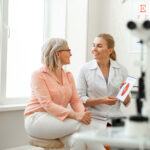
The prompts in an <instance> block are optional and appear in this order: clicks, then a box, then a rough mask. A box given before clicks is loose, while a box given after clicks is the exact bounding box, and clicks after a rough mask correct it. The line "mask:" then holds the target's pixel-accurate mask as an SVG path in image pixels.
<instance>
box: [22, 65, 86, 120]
mask: <svg viewBox="0 0 150 150" xmlns="http://www.w3.org/2000/svg"><path fill="white" fill-rule="evenodd" d="M62 80H63V84H61V83H60V82H59V81H58V80H57V78H56V77H55V75H54V74H53V73H52V72H50V71H49V69H48V68H47V67H42V68H41V69H40V70H38V71H36V72H34V73H33V75H32V80H31V88H32V96H31V100H30V101H29V103H28V104H27V106H26V109H25V112H24V114H25V115H30V114H32V113H34V112H48V113H50V114H52V115H54V116H55V117H57V118H58V119H60V120H64V119H65V118H66V117H67V116H68V115H69V112H70V111H71V110H70V109H68V108H67V106H68V104H70V105H71V107H72V108H73V110H74V111H76V112H83V111H84V110H85V108H84V106H83V104H82V102H81V101H80V99H79V96H78V94H77V91H76V87H75V82H74V79H73V76H72V74H71V73H70V72H65V71H64V70H63V69H62Z"/></svg>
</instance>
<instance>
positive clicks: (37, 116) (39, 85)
mask: <svg viewBox="0 0 150 150" xmlns="http://www.w3.org/2000/svg"><path fill="white" fill-rule="evenodd" d="M70 56H71V50H70V49H69V46H68V44H67V42H66V41H65V40H64V39H60V38H53V39H50V40H49V41H48V42H47V43H46V44H45V45H44V46H43V51H42V63H43V67H42V68H40V69H39V70H37V71H35V72H34V73H33V75H32V80H31V88H32V96H31V99H30V101H29V103H28V104H27V106H26V109H25V113H24V114H25V116H26V117H25V118H26V119H25V128H26V132H27V133H28V134H29V135H30V136H32V137H37V138H42V139H58V138H59V139H60V140H62V141H63V142H64V143H65V145H67V146H68V147H69V149H70V147H71V149H72V150H79V149H82V150H84V149H86V145H85V144H84V143H82V142H81V143H80V144H79V143H78V142H79V141H73V140H72V135H73V134H74V133H75V132H77V131H80V130H82V129H81V128H82V127H83V126H86V127H88V125H89V124H90V121H91V113H90V112H86V111H85V108H84V106H83V104H82V102H81V101H80V100H79V96H78V95H77V91H76V87H75V83H74V79H73V76H72V74H71V73H70V72H66V71H64V69H63V65H66V64H69V63H70ZM68 104H70V105H71V107H72V109H69V108H68V107H67V106H68ZM83 128H84V127H83ZM65 137H67V138H65ZM70 141H73V142H70ZM77 143H78V144H77ZM67 146H66V147H67ZM81 147H82V148H81ZM98 149H99V147H98ZM94 150H96V149H94Z"/></svg>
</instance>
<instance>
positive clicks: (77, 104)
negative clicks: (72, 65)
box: [67, 72, 85, 112]
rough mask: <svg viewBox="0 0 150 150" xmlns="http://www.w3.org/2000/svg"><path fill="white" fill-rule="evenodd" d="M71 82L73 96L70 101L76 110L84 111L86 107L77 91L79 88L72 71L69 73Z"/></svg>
mask: <svg viewBox="0 0 150 150" xmlns="http://www.w3.org/2000/svg"><path fill="white" fill-rule="evenodd" d="M67 76H68V79H69V82H70V84H71V86H72V97H71V101H70V105H71V107H72V108H73V110H74V111H76V112H84V111H85V107H84V105H83V103H82V101H81V100H80V98H79V96H78V93H77V89H76V85H75V82H74V78H73V76H72V74H71V73H70V72H68V73H67Z"/></svg>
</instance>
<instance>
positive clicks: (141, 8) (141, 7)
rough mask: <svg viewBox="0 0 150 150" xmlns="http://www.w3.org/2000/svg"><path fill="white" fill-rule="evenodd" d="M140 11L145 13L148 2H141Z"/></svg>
mask: <svg viewBox="0 0 150 150" xmlns="http://www.w3.org/2000/svg"><path fill="white" fill-rule="evenodd" d="M140 12H141V13H143V12H144V13H145V12H146V4H141V5H140Z"/></svg>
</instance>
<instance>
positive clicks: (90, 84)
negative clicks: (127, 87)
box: [77, 60, 127, 121]
mask: <svg viewBox="0 0 150 150" xmlns="http://www.w3.org/2000/svg"><path fill="white" fill-rule="evenodd" d="M126 77H127V70H126V69H125V68H124V67H123V66H122V65H120V64H118V63H117V62H116V61H113V60H111V61H110V70H109V77H108V83H106V80H105V78H104V76H103V74H102V72H101V70H100V68H99V67H98V64H97V62H96V60H92V61H90V62H88V63H86V64H85V65H84V66H83V67H82V68H81V71H80V73H79V76H78V81H77V89H78V93H79V96H80V98H81V99H82V101H83V102H86V100H87V99H89V98H101V97H106V96H116V95H117V93H118V91H119V87H120V85H121V83H122V82H123V81H124V80H125V79H126ZM88 109H89V111H91V112H92V115H93V117H94V118H97V119H101V120H104V121H106V120H107V119H108V118H109V117H112V116H114V115H117V114H120V113H121V111H120V102H119V101H118V103H116V104H115V105H99V106H95V107H89V108H88Z"/></svg>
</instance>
